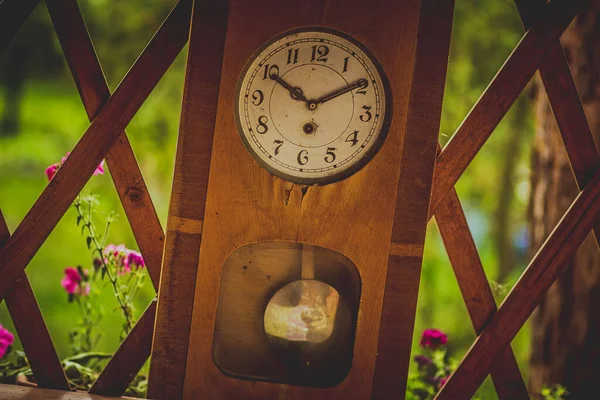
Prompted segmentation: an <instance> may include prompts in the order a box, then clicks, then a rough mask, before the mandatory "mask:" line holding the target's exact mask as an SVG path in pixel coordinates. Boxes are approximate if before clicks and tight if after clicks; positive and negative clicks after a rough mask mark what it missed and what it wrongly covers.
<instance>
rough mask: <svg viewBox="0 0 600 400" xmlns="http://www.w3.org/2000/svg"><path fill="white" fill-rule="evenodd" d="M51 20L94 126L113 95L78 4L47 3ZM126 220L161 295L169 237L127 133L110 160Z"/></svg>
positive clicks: (57, 0) (62, 0)
mask: <svg viewBox="0 0 600 400" xmlns="http://www.w3.org/2000/svg"><path fill="white" fill-rule="evenodd" d="M46 4H47V7H48V12H49V13H50V18H51V19H52V23H53V24H54V29H55V31H56V34H57V36H58V40H59V42H60V44H61V46H62V48H63V51H64V53H65V58H66V59H67V63H68V65H69V68H70V70H71V74H72V75H73V79H74V80H75V84H76V85H77V89H78V91H79V95H80V97H81V100H82V102H83V104H84V107H85V110H86V112H87V114H88V117H89V119H90V121H92V120H93V119H94V118H95V117H96V115H98V113H99V112H100V110H101V109H102V106H103V105H104V104H105V103H106V101H107V100H108V99H109V98H110V91H109V88H108V84H107V83H106V79H105V77H104V74H103V73H102V69H101V67H100V62H99V61H98V57H97V56H96V52H95V51H94V47H93V45H92V41H91V39H90V36H89V34H88V32H87V29H86V26H85V23H84V21H83V17H82V16H81V12H80V11H79V7H78V6H77V1H76V0H47V1H46ZM106 163H107V164H108V168H109V170H110V173H111V176H112V178H113V181H114V183H115V187H116V189H117V192H118V193H119V198H120V199H121V203H122V204H123V208H124V210H125V214H126V215H127V218H128V220H129V223H130V225H131V229H132V231H133V234H134V236H135V238H136V241H137V243H138V246H139V247H140V251H141V253H142V255H143V257H144V261H145V262H146V266H147V268H148V272H149V273H150V278H151V279H152V283H153V284H154V288H155V290H158V281H159V279H160V266H161V262H162V250H163V241H164V233H163V229H162V227H161V225H160V221H159V220H158V216H157V214H156V210H155V209H154V205H153V204H152V199H151V198H150V194H149V193H148V188H147V187H146V183H145V182H144V177H143V176H142V172H141V171H140V168H139V166H138V164H137V161H136V158H135V155H134V153H133V149H132V148H131V145H130V144H129V140H128V139H127V135H126V134H125V132H123V133H122V134H121V135H120V136H119V139H118V140H117V141H116V142H115V144H114V146H113V147H112V149H111V150H110V151H109V152H108V154H107V155H106Z"/></svg>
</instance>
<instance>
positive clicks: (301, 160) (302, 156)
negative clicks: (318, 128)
mask: <svg viewBox="0 0 600 400" xmlns="http://www.w3.org/2000/svg"><path fill="white" fill-rule="evenodd" d="M297 161H298V164H300V165H306V163H307V162H308V150H301V151H300V153H298V158H297Z"/></svg>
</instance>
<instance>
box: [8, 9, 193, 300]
mask: <svg viewBox="0 0 600 400" xmlns="http://www.w3.org/2000/svg"><path fill="white" fill-rule="evenodd" d="M188 22H189V1H188V0H182V1H181V2H180V3H179V4H178V5H177V6H175V8H174V9H173V11H172V12H171V13H170V14H169V16H168V17H167V19H166V20H165V22H164V23H163V25H162V26H161V27H160V29H159V30H158V32H157V33H156V35H155V36H154V37H153V38H152V40H151V41H150V43H149V44H148V46H147V47H146V48H145V49H144V51H143V52H142V54H141V55H140V57H139V58H138V59H137V61H136V62H135V64H134V65H133V67H132V68H131V70H130V71H129V72H128V73H127V75H126V76H125V78H124V79H123V81H122V82H121V84H120V85H119V86H118V87H117V90H115V93H114V94H113V95H112V96H111V97H110V99H109V100H108V101H107V102H106V104H105V106H104V107H103V108H102V110H101V111H100V112H99V114H98V116H97V117H96V118H95V119H94V120H93V121H92V123H91V125H90V126H89V128H88V129H87V131H86V133H85V134H84V135H83V137H82V138H81V140H80V141H79V142H78V143H77V145H76V146H75V148H74V149H73V152H72V153H71V155H70V156H69V157H68V158H67V160H66V161H65V163H64V165H63V166H62V167H61V168H60V169H59V170H58V172H57V173H56V175H55V176H54V178H53V179H52V181H50V183H49V184H48V186H47V187H46V189H44V191H43V192H42V194H41V195H40V197H39V198H38V200H37V201H36V202H35V204H34V205H33V207H32V208H31V210H29V212H28V213H27V215H26V216H25V218H24V219H23V221H22V222H21V223H20V224H19V226H18V227H17V229H16V230H15V232H14V234H13V235H12V236H11V238H10V239H9V240H8V242H7V243H6V245H5V246H4V247H3V248H2V250H0V273H1V274H2V277H3V279H2V280H1V281H0V299H4V297H5V296H6V293H7V291H8V289H9V287H10V285H11V284H12V282H13V280H14V279H15V278H16V277H17V276H18V275H19V274H20V273H21V272H22V271H23V270H24V269H25V267H26V266H27V264H28V263H29V261H30V260H31V259H32V257H33V256H34V254H35V253H36V252H37V250H38V249H39V248H40V246H41V245H42V244H43V242H44V241H45V240H46V238H47V237H48V235H49V234H50V232H51V231H52V229H54V227H55V226H56V224H57V223H58V221H59V220H60V218H61V217H62V215H63V214H64V213H65V212H66V210H67V209H68V208H69V206H70V205H71V204H72V202H73V200H74V199H75V197H76V196H77V194H78V193H79V192H80V191H81V189H82V188H83V186H84V185H85V183H86V182H87V181H88V179H89V178H90V177H91V176H92V173H93V172H94V170H95V169H96V167H97V166H98V164H99V163H100V162H101V161H102V159H103V158H104V157H105V156H106V154H107V153H108V152H109V150H110V149H111V147H112V146H113V144H114V143H115V142H116V141H117V139H118V138H119V136H120V135H121V133H122V132H123V129H124V128H125V126H126V125H127V124H128V123H129V121H131V119H132V118H133V116H134V115H135V113H136V112H137V110H138V109H139V108H140V107H141V105H142V103H143V102H144V100H145V99H146V98H147V97H148V95H149V94H150V92H151V91H152V89H153V88H154V87H155V86H156V84H157V83H158V81H159V80H160V78H161V77H162V76H163V75H164V73H165V72H166V71H167V69H168V67H169V66H170V65H171V63H172V62H173V60H174V59H175V57H177V55H178V54H179V52H180V51H181V48H182V46H183V44H184V43H185V39H186V38H187V36H188V27H189V24H188Z"/></svg>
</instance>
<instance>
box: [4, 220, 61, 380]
mask: <svg viewBox="0 0 600 400" xmlns="http://www.w3.org/2000/svg"><path fill="white" fill-rule="evenodd" d="M9 237H10V232H9V231H8V226H7V225H6V221H5V220H4V216H3V215H2V211H0V248H2V246H3V245H4V243H6V241H7V240H8V238H9ZM6 307H7V308H8V312H9V313H10V317H11V319H12V321H13V323H14V324H15V329H16V330H17V335H18V336H19V339H20V340H21V344H22V345H23V350H24V351H25V354H26V355H27V359H28V360H29V365H30V366H31V370H32V372H33V376H34V377H35V380H36V382H37V384H38V386H40V387H43V388H48V389H60V390H70V387H69V382H68V381H67V377H66V376H65V372H64V371H63V369H62V366H61V364H60V359H59V358H58V355H57V354H56V350H55V348H54V344H53V343H52V338H51V337H50V333H49V332H48V328H47V327H46V323H45V322H44V318H43V317H42V313H41V312H40V308H39V306H38V303H37V301H36V299H35V295H34V294H33V290H31V285H30V283H29V279H28V278H27V275H26V274H25V271H23V272H21V274H20V275H19V276H18V277H17V279H15V281H14V283H13V285H12V288H11V290H10V292H9V293H8V294H7V295H6Z"/></svg>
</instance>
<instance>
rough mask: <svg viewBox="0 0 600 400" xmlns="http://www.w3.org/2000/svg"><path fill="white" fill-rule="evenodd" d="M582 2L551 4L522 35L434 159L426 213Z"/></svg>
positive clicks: (566, 0) (451, 183)
mask: <svg viewBox="0 0 600 400" xmlns="http://www.w3.org/2000/svg"><path fill="white" fill-rule="evenodd" d="M582 1H583V0H553V1H551V2H550V3H549V4H548V5H547V6H546V7H545V10H544V13H543V17H541V18H540V19H539V21H538V23H537V24H536V25H535V26H534V27H533V28H531V29H530V30H528V31H527V33H525V35H524V36H523V38H522V39H521V41H520V42H519V44H518V45H517V47H516V48H515V50H514V51H513V52H512V54H511V55H510V57H509V58H508V59H507V60H506V62H505V63H504V65H503V66H502V68H500V71H498V74H497V75H496V76H495V77H494V79H493V80H492V82H491V83H490V85H489V86H488V87H487V89H486V90H485V92H484V93H483V95H482V96H481V97H480V98H479V100H478V101H477V103H476V104H475V106H474V107H473V108H472V109H471V111H470V112H469V115H468V116H467V117H466V118H465V120H464V121H463V123H462V124H461V126H460V127H459V128H458V130H457V131H456V133H455V134H454V136H453V137H452V138H451V139H450V141H449V142H448V144H447V145H446V147H445V148H444V150H443V151H442V153H441V154H440V156H439V157H438V159H437V162H436V168H435V174H434V178H433V189H432V193H431V204H430V209H429V213H430V215H433V214H434V213H435V210H436V209H437V207H438V206H439V205H440V203H441V202H442V200H443V198H444V196H446V194H448V192H449V191H450V189H451V188H452V187H453V186H454V184H455V183H456V182H457V181H458V179H459V178H460V176H461V175H462V173H463V172H464V171H465V169H466V168H467V166H468V165H469V163H470V162H471V161H472V160H473V158H474V157H475V155H476V154H477V153H478V152H479V150H480V149H481V147H482V146H483V145H484V144H485V142H486V141H487V139H488V138H489V137H490V135H491V134H492V132H493V131H494V129H495V128H496V126H497V125H498V123H499V122H500V120H501V119H502V118H503V117H504V115H505V114H506V112H507V111H508V109H509V108H510V106H511V105H512V104H513V103H514V101H515V100H516V99H517V97H518V96H519V94H520V93H521V92H522V91H523V89H524V88H525V85H527V83H528V82H529V80H530V79H531V77H532V76H533V74H534V73H535V71H536V70H537V68H538V66H539V63H540V60H541V59H542V56H543V55H544V53H545V51H546V49H547V48H548V47H549V46H550V44H552V43H554V42H556V41H557V40H558V38H559V37H560V35H561V34H562V33H563V32H564V30H565V29H566V28H567V26H568V25H569V23H570V22H571V20H572V19H573V17H574V16H575V14H576V12H577V10H579V8H580V6H581V3H582Z"/></svg>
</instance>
